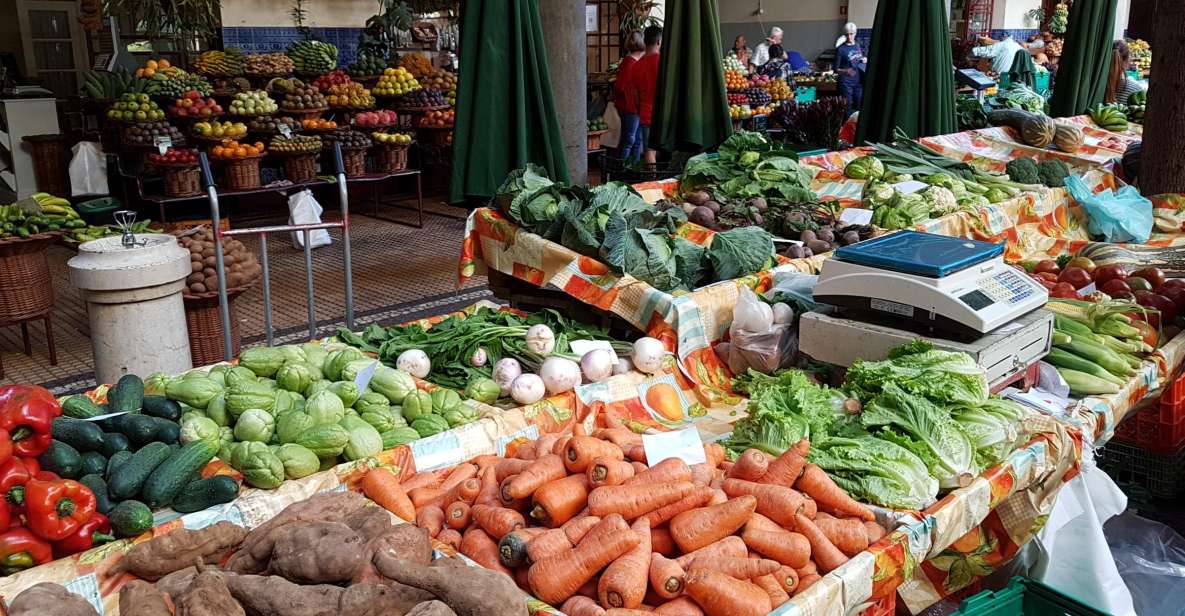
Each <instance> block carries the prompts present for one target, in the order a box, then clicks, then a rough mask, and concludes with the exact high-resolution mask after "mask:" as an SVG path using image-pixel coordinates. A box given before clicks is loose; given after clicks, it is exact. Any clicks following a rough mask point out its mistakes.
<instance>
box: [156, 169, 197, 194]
mask: <svg viewBox="0 0 1185 616" xmlns="http://www.w3.org/2000/svg"><path fill="white" fill-rule="evenodd" d="M162 173H163V174H164V177H165V196H166V197H192V196H194V195H197V194H201V192H202V173H201V171H199V170H198V168H197V167H162Z"/></svg>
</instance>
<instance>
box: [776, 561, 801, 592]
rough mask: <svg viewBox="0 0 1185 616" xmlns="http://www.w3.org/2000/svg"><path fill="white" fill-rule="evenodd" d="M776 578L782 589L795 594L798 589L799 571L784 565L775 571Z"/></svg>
mask: <svg viewBox="0 0 1185 616" xmlns="http://www.w3.org/2000/svg"><path fill="white" fill-rule="evenodd" d="M773 576H774V579H775V580H777V581H778V584H779V585H780V586H781V587H782V590H784V591H786V592H787V593H788V594H791V595H792V594H794V591H795V590H797V589H798V571H796V570H795V569H794V568H793V567H787V566H785V565H782V566H781V567H780V568H779V569H778V570H777V571H775V572H774V573H773Z"/></svg>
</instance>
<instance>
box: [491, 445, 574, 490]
mask: <svg viewBox="0 0 1185 616" xmlns="http://www.w3.org/2000/svg"><path fill="white" fill-rule="evenodd" d="M567 475H568V473H567V471H566V470H565V469H564V461H563V460H562V459H561V458H560V457H559V456H557V455H555V454H550V453H549V454H547V455H545V456H543V457H541V458H539V459H538V460H535V461H534V462H533V463H532V464H531V465H530V466H528V467H527V468H525V469H523V471H522V472H521V473H519V474H518V475H515V476H514V478H513V479H511V481H510V484H509V485H507V487H506V495H507V496H509V497H510V498H527V497H529V496H531V495H532V494H534V493H535V490H538V489H539V488H541V487H543V484H545V483H547V482H549V481H555V480H556V479H563V478H564V477H565V476H567Z"/></svg>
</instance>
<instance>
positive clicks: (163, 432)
mask: <svg viewBox="0 0 1185 616" xmlns="http://www.w3.org/2000/svg"><path fill="white" fill-rule="evenodd" d="M152 419H153V421H154V423H156V431H155V432H153V434H152V440H154V441H160V442H162V443H176V442H178V441H180V440H181V426H179V425H177V422H175V421H171V420H168V419H161V418H160V417H153V418H152Z"/></svg>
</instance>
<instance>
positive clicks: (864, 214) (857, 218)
mask: <svg viewBox="0 0 1185 616" xmlns="http://www.w3.org/2000/svg"><path fill="white" fill-rule="evenodd" d="M839 221H840V222H842V223H843V224H845V225H866V224H868V223H870V222H872V210H866V209H864V208H858V207H845V208H844V209H842V210H840V212H839Z"/></svg>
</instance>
